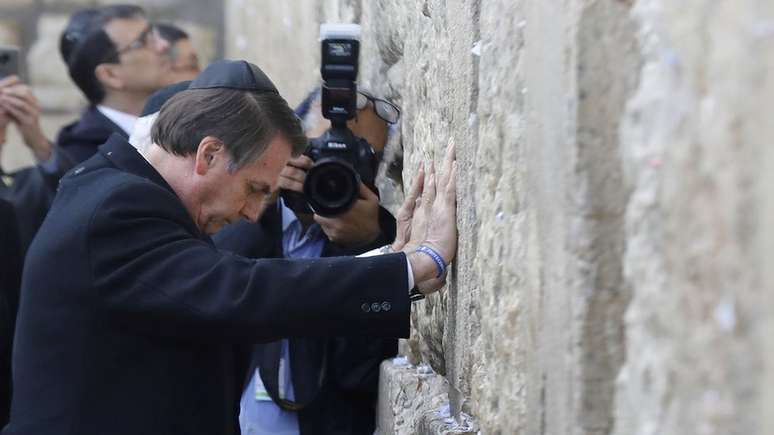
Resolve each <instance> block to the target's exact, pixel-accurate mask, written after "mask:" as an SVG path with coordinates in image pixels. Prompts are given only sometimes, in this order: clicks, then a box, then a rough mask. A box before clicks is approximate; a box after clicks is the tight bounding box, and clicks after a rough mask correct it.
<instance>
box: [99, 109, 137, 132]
mask: <svg viewBox="0 0 774 435" xmlns="http://www.w3.org/2000/svg"><path fill="white" fill-rule="evenodd" d="M97 110H99V111H100V113H102V114H103V115H105V116H106V117H107V118H108V119H109V120H111V121H113V122H114V123H115V124H116V125H117V126H119V127H121V130H123V131H125V132H126V134H131V133H132V130H134V123H135V122H136V121H137V117H136V116H134V115H132V114H131V113H126V112H121V111H120V110H116V109H111V108H110V107H107V106H103V105H101V104H100V105H98V106H97Z"/></svg>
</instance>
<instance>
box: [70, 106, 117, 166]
mask: <svg viewBox="0 0 774 435" xmlns="http://www.w3.org/2000/svg"><path fill="white" fill-rule="evenodd" d="M129 133H131V131H128V132H127V131H124V130H122V129H121V127H119V126H118V125H116V123H114V122H113V121H111V120H110V118H108V117H107V116H105V115H103V114H102V112H100V111H99V110H97V107H96V106H89V107H87V108H86V109H85V110H84V111H83V112H82V113H81V117H80V119H78V120H77V121H75V122H73V123H71V124H68V125H66V126H64V127H62V129H61V130H59V134H57V137H56V146H57V147H59V148H61V149H62V151H63V152H64V153H66V154H67V156H68V157H69V158H70V159H72V161H73V163H75V164H77V163H80V162H83V161H86V159H88V158H89V157H91V156H93V155H94V153H96V152H97V148H98V147H99V146H100V145H102V144H103V143H105V142H106V141H107V140H108V138H109V137H110V135H111V134H117V135H120V136H121V137H123V138H124V139H129Z"/></svg>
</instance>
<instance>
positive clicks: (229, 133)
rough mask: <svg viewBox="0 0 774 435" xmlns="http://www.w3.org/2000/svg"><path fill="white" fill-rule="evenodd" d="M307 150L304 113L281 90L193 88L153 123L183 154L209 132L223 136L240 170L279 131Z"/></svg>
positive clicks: (158, 138)
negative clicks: (301, 115)
mask: <svg viewBox="0 0 774 435" xmlns="http://www.w3.org/2000/svg"><path fill="white" fill-rule="evenodd" d="M278 134H280V135H282V136H283V137H284V138H285V139H286V140H287V141H288V142H289V143H290V145H291V147H292V150H291V152H292V155H293V156H297V155H299V154H301V153H302V152H303V151H304V150H305V149H306V147H307V143H308V141H307V138H306V136H305V135H304V132H303V130H302V129H301V124H300V122H299V120H298V117H297V116H296V115H295V113H293V111H292V110H291V109H290V107H288V104H287V102H286V101H285V99H284V98H282V97H281V96H280V95H278V94H275V93H273V92H264V93H253V92H247V91H243V90H236V89H224V88H212V89H189V90H186V91H182V92H179V93H177V94H176V95H175V96H173V97H172V98H170V99H169V101H167V102H166V103H164V106H162V107H161V111H160V112H159V116H158V118H157V119H156V122H154V123H153V127H152V129H151V139H152V141H153V143H155V144H157V145H159V146H160V147H162V148H164V150H166V151H167V152H169V153H172V154H175V155H179V156H189V155H193V154H196V151H197V149H198V148H199V143H200V142H201V140H202V139H204V138H205V137H207V136H213V137H216V138H218V139H219V140H220V141H222V142H223V144H224V145H225V148H226V150H227V152H228V153H229V156H230V158H231V164H230V166H229V170H231V171H236V170H237V169H240V168H242V167H244V166H245V165H248V164H251V163H253V162H255V161H257V160H258V159H259V158H260V157H261V156H262V155H263V153H264V151H266V148H267V147H268V146H269V143H270V142H271V141H272V139H274V137H275V136H276V135H278Z"/></svg>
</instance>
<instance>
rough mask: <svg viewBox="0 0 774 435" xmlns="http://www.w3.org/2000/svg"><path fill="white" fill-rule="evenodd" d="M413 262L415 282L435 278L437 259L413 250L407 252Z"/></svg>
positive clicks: (412, 268)
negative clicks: (434, 259)
mask: <svg viewBox="0 0 774 435" xmlns="http://www.w3.org/2000/svg"><path fill="white" fill-rule="evenodd" d="M406 256H407V257H408V260H409V262H410V263H411V270H412V272H413V273H414V282H415V283H420V282H423V281H427V280H429V279H433V278H435V275H436V273H437V272H436V265H435V261H433V259H432V258H430V257H429V256H428V255H425V254H423V253H421V252H416V251H412V252H409V253H407V254H406Z"/></svg>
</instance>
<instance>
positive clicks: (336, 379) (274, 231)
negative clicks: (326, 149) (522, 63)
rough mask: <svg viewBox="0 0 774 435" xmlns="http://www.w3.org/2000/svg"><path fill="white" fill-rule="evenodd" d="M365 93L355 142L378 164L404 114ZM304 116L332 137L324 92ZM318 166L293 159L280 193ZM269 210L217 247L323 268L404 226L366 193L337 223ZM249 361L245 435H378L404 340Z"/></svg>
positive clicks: (254, 353)
mask: <svg viewBox="0 0 774 435" xmlns="http://www.w3.org/2000/svg"><path fill="white" fill-rule="evenodd" d="M360 92H361V93H360V94H359V95H358V105H357V109H358V110H357V113H356V115H355V117H354V118H353V119H352V120H350V121H349V122H348V127H349V128H350V129H351V130H352V133H353V134H354V135H355V136H357V137H362V138H365V137H368V138H370V141H369V146H371V147H372V148H373V149H374V150H375V151H377V155H378V152H379V151H381V150H382V149H383V148H384V145H385V142H386V140H387V131H388V126H389V124H394V123H396V122H397V121H398V119H399V116H400V110H399V109H398V108H397V107H396V106H395V105H393V104H391V103H389V102H387V101H384V100H381V99H377V98H374V97H372V96H371V95H370V94H368V93H365V92H362V91H360ZM297 112H298V113H299V115H300V116H302V123H303V125H304V126H305V129H306V131H307V134H309V135H310V136H312V135H315V136H318V135H320V134H322V133H323V132H324V131H326V130H327V129H328V128H330V122H328V121H327V120H326V119H325V118H323V117H322V115H321V105H320V91H319V90H316V91H314V92H312V93H311V94H310V96H309V97H308V98H307V99H306V100H305V102H304V103H302V105H301V110H298V111H297ZM312 166H313V162H312V160H311V159H310V158H309V157H308V156H305V155H302V156H299V157H297V158H293V159H291V160H290V162H289V163H288V165H287V166H286V167H285V168H284V169H283V171H282V173H281V174H280V179H279V187H280V188H281V189H285V190H286V191H292V192H298V193H300V194H303V185H304V181H305V177H306V171H308V170H309V169H310V168H311V167H312ZM361 176H362V177H367V176H368V174H361ZM270 204H271V205H270V206H269V207H268V209H267V210H266V212H265V213H264V215H263V218H262V219H261V221H260V222H259V223H258V224H250V223H247V222H240V223H237V224H234V225H231V226H229V227H227V228H225V229H224V230H222V231H221V232H219V233H218V234H217V235H216V236H215V237H214V240H215V242H216V244H217V245H218V247H219V248H222V249H225V250H229V251H232V252H235V253H237V254H240V255H245V256H270V257H284V258H314V257H321V256H334V255H351V254H359V253H362V252H365V251H367V250H369V249H372V248H374V247H378V246H383V245H386V244H388V243H390V242H392V241H393V239H394V238H395V219H394V218H393V217H392V215H390V214H389V212H387V211H386V210H384V209H382V208H380V207H379V205H378V197H377V196H376V194H375V193H374V192H372V191H371V190H370V189H369V188H367V187H366V186H365V185H364V184H361V185H360V192H359V195H358V198H357V200H356V201H355V203H354V205H353V206H352V208H351V209H349V210H348V211H347V212H345V213H343V214H341V215H338V216H335V217H322V216H319V215H315V214H312V213H310V210H308V209H307V208H306V207H303V205H304V204H301V206H297V207H296V209H295V210H292V209H291V208H290V207H288V205H287V204H286V203H285V201H283V200H280V201H279V202H278V203H277V204H274V203H273V201H271V200H270ZM249 353H250V358H249V370H248V371H247V372H248V373H247V376H246V382H245V386H244V391H243V394H242V397H241V400H240V427H241V429H242V433H243V434H269V433H293V434H302V435H311V434H328V433H338V434H371V433H373V431H374V426H375V406H376V395H377V390H378V379H379V364H380V363H381V361H383V360H384V359H386V358H389V357H392V356H394V355H395V354H396V353H397V340H395V339H380V338H374V337H357V336H349V337H330V338H325V339H311V338H290V339H283V340H281V341H277V342H272V343H267V344H263V345H256V346H254V347H253V348H252V349H250V351H249ZM280 367H283V369H280ZM280 377H282V378H280Z"/></svg>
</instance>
